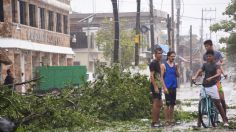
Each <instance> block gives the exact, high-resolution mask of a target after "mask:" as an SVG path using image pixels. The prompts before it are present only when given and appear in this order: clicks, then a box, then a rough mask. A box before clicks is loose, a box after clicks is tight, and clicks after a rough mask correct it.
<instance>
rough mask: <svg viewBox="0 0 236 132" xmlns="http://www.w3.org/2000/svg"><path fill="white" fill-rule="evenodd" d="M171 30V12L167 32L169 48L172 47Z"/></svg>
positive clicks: (168, 17)
mask: <svg viewBox="0 0 236 132" xmlns="http://www.w3.org/2000/svg"><path fill="white" fill-rule="evenodd" d="M170 30H171V18H170V16H169V14H167V34H168V45H169V50H170V49H171V36H170V32H171V31H170Z"/></svg>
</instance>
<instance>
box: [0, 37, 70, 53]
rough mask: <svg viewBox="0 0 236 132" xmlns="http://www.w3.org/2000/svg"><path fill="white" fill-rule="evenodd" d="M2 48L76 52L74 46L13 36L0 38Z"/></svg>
mask: <svg viewBox="0 0 236 132" xmlns="http://www.w3.org/2000/svg"><path fill="white" fill-rule="evenodd" d="M0 48H18V49H24V50H32V51H41V52H49V53H59V54H74V52H73V51H72V48H70V47H62V46H54V45H48V44H39V43H35V42H31V41H25V40H19V39H12V38H0Z"/></svg>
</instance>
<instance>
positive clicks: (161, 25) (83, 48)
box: [70, 10, 167, 72]
mask: <svg viewBox="0 0 236 132" xmlns="http://www.w3.org/2000/svg"><path fill="white" fill-rule="evenodd" d="M119 18H120V21H122V22H124V23H125V29H127V30H129V29H132V30H133V29H135V28H136V27H135V26H136V12H120V13H119ZM166 18H167V13H166V12H163V11H159V10H154V33H155V36H154V38H155V44H157V43H162V44H163V43H166V41H167V35H166V32H165V31H163V30H166V29H167V25H166ZM105 19H108V20H110V21H113V13H96V14H88V13H85V14H81V13H76V12H73V13H72V14H71V15H70V31H71V36H74V37H75V38H76V42H72V39H71V47H72V49H73V51H74V52H75V58H74V62H75V64H80V65H86V66H87V68H88V71H90V72H94V71H93V70H94V67H95V66H94V64H95V61H94V60H99V61H100V62H104V63H107V64H109V61H110V60H105V59H104V57H103V52H102V51H100V50H99V49H98V47H97V44H96V39H95V38H96V32H97V31H98V30H99V29H100V28H101V27H102V26H101V25H102V24H103V23H104V20H105ZM140 25H141V27H144V26H145V27H147V32H144V33H142V36H143V39H142V40H141V44H145V46H143V45H141V46H140V58H142V57H144V58H145V57H147V56H146V53H147V52H149V54H150V50H151V42H150V32H149V27H150V13H149V12H141V13H140Z"/></svg>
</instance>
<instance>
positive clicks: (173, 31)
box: [171, 0, 175, 51]
mask: <svg viewBox="0 0 236 132" xmlns="http://www.w3.org/2000/svg"><path fill="white" fill-rule="evenodd" d="M174 20H175V19H174V0H171V31H172V32H171V41H172V42H171V43H172V44H171V45H172V50H173V51H175V45H174V43H175V22H174Z"/></svg>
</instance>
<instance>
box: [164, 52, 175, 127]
mask: <svg viewBox="0 0 236 132" xmlns="http://www.w3.org/2000/svg"><path fill="white" fill-rule="evenodd" d="M174 60H175V52H174V51H169V52H168V53H167V61H166V62H165V63H164V64H162V65H161V72H162V73H163V74H162V78H164V89H167V90H168V92H166V93H165V99H166V107H165V122H166V125H170V123H174V120H173V116H174V106H175V104H176V103H175V102H176V88H177V86H178V84H177V77H179V68H178V64H175V62H174Z"/></svg>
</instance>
